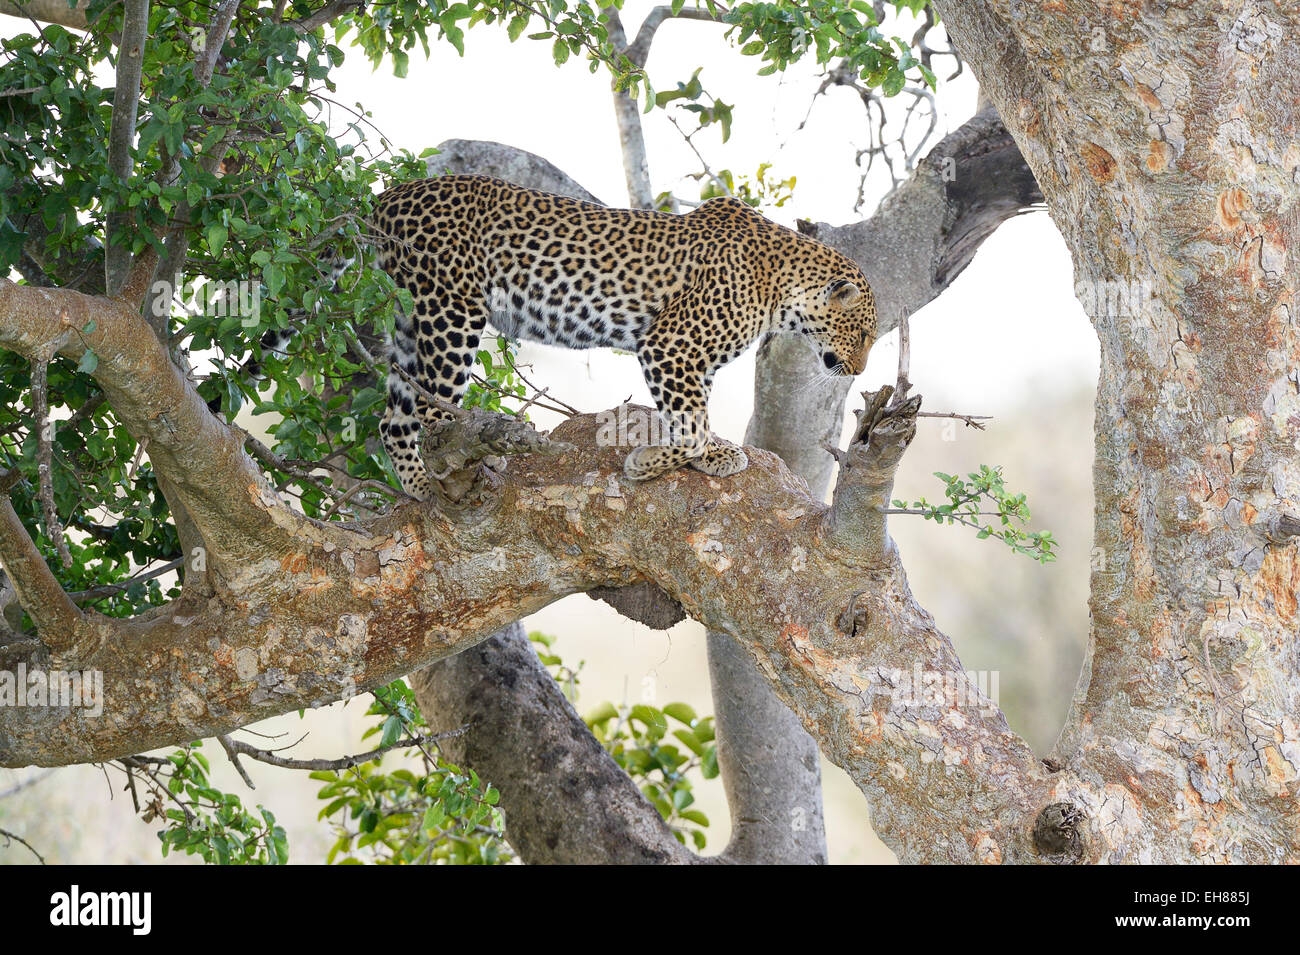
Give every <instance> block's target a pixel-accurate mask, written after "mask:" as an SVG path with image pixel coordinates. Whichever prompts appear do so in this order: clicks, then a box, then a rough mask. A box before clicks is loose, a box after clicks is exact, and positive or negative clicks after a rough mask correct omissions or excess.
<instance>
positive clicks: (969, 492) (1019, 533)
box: [885, 464, 1056, 564]
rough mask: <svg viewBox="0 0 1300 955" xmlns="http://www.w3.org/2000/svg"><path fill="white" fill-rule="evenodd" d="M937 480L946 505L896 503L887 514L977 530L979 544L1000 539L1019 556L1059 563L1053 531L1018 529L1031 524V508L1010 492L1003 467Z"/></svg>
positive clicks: (922, 501)
mask: <svg viewBox="0 0 1300 955" xmlns="http://www.w3.org/2000/svg"><path fill="white" fill-rule="evenodd" d="M934 476H935V477H937V478H938V479H939V480H941V481H943V482H944V484H945V485H947V486H946V487H945V488H944V494H945V496H946V497H947V498H948V503H947V504H931V503H930V502H929V501H927V500H926V499H925V498H921V499H920V500H918V501H914V502H913V503H912V504H910V505H909V504H908V503H907V502H906V501H899V500H896V501H894V502H893V507H889V508H885V513H886V514H915V515H919V516H921V517H923V518H924V519H925V520H927V521H934V522H936V523H939V524H964V525H965V526H966V527H973V528H975V529H976V530H977V531H978V534H976V536H977V537H978V538H979V539H980V540H984V539H985V538H989V537H994V538H997V539H998V540H1001V541H1002V542H1003V543H1005V544H1006V545H1007V546H1008V547H1010V548H1011V549H1012V550H1013V551H1015V552H1016V553H1017V554H1024V555H1025V556H1026V557H1032V558H1033V559H1034V560H1036V561H1038V562H1039V563H1040V564H1046V563H1048V562H1050V561H1054V560H1056V553H1055V551H1054V550H1053V548H1054V547H1055V546H1056V540H1055V539H1054V538H1053V537H1052V532H1051V531H1028V530H1025V529H1023V528H1022V527H1021V526H1018V525H1023V524H1027V523H1028V521H1029V518H1030V514H1029V505H1028V504H1026V503H1025V495H1024V494H1013V493H1011V492H1010V491H1008V490H1007V487H1006V484H1005V482H1004V481H1003V478H1002V468H1001V467H1000V466H999V467H992V468H991V467H989V466H988V465H987V464H981V465H980V469H979V471H978V472H971V473H969V474H967V475H966V477H965V478H962V477H960V476H958V475H955V474H944V473H943V472H942V471H935V472H934ZM990 507H991V509H990ZM989 518H995V519H996V521H995V522H994V521H990V520H989ZM994 523H996V524H997V526H996V527H995V526H994Z"/></svg>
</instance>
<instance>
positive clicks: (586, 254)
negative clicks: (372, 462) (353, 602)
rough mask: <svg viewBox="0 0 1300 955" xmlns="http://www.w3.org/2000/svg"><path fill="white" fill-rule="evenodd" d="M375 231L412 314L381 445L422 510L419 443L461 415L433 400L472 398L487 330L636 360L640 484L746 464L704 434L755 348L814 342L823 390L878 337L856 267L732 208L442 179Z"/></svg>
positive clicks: (402, 322)
mask: <svg viewBox="0 0 1300 955" xmlns="http://www.w3.org/2000/svg"><path fill="white" fill-rule="evenodd" d="M369 223H370V226H371V232H372V234H371V241H372V242H373V243H374V247H375V249H376V251H377V255H378V262H377V265H378V267H379V268H382V269H383V270H384V271H385V272H387V273H388V274H389V276H391V278H392V280H393V282H394V283H395V284H396V286H397V287H398V288H400V289H404V290H405V291H406V292H407V293H409V296H410V304H411V305H412V306H413V308H411V309H410V310H409V313H408V312H407V311H406V310H402V309H399V310H398V312H397V315H396V317H395V330H394V334H393V338H392V349H391V354H390V366H389V368H390V370H389V375H388V380H387V407H386V409H385V412H384V414H383V418H382V420H381V423H380V435H381V438H382V441H383V444H384V446H385V449H386V450H387V452H388V456H389V458H390V459H391V461H392V463H393V467H394V469H395V471H396V473H397V476H398V479H399V480H400V481H401V484H402V487H403V488H404V489H405V491H406V492H407V493H408V494H410V495H411V496H413V497H416V498H427V497H428V496H429V493H430V479H429V476H428V474H427V473H426V471H425V468H424V466H423V464H422V462H421V460H420V455H419V447H418V439H419V434H420V430H421V428H422V426H423V425H424V424H425V423H426V422H428V421H431V420H436V419H438V418H445V417H447V416H448V415H449V414H450V411H449V410H448V408H439V407H438V404H440V403H441V402H446V403H447V404H448V405H449V406H454V405H456V404H458V403H459V402H460V401H461V399H462V397H463V396H464V394H465V392H466V389H467V387H468V385H469V383H470V379H471V376H470V369H471V367H472V366H473V364H474V360H475V355H476V353H477V349H478V347H479V343H480V341H481V340H482V339H483V338H484V335H485V333H486V329H487V326H489V325H490V326H491V327H492V328H494V329H495V330H496V331H497V332H499V333H500V334H503V335H506V336H509V337H511V338H517V339H523V340H528V341H536V342H541V343H544V344H548V345H557V346H561V347H567V348H575V349H589V348H616V349H621V350H624V351H629V352H632V353H634V354H635V355H636V357H637V360H638V361H639V363H640V367H641V371H642V373H643V375H644V377H645V381H646V385H647V386H648V388H649V391H650V396H651V398H652V399H653V401H654V404H655V407H656V410H657V412H658V415H659V417H660V424H661V428H660V430H659V433H660V434H661V435H663V436H665V439H664V440H661V441H660V443H657V444H647V445H644V446H641V447H636V448H633V449H632V450H631V451H630V452H629V453H628V454H627V455H626V458H625V460H624V461H623V474H624V476H625V477H626V478H627V479H628V480H630V481H632V482H642V481H648V480H651V479H653V478H656V477H658V476H660V475H663V474H665V473H666V472H669V471H673V470H676V469H679V468H681V467H683V466H688V465H689V466H690V467H692V468H694V469H696V470H698V471H702V472H704V473H705V474H707V475H711V476H714V477H720V478H721V477H729V476H731V475H734V474H737V473H738V472H740V471H742V470H744V469H745V468H746V467H747V466H748V464H749V458H748V456H747V455H746V453H745V451H744V450H743V449H742V448H740V447H736V446H733V445H730V444H725V443H722V442H720V441H719V440H718V439H717V438H715V437H714V436H713V434H712V432H711V431H710V430H709V417H708V403H709V395H710V391H711V388H712V385H713V380H714V377H715V375H716V374H717V372H718V370H719V369H721V368H722V367H723V366H725V365H726V364H727V363H728V362H730V361H732V360H733V359H735V358H736V357H737V356H739V355H740V354H741V353H742V352H743V351H745V349H747V348H748V347H749V346H750V345H751V344H753V343H754V342H755V341H756V340H758V339H759V338H760V337H761V336H764V335H768V334H779V333H794V334H800V335H802V336H804V337H805V338H806V340H807V341H808V342H809V343H810V344H811V345H812V346H813V349H814V352H815V353H817V354H819V355H820V361H821V364H822V367H823V368H824V372H822V371H821V369H819V373H823V374H825V375H826V376H828V377H829V376H837V375H853V376H856V375H859V374H861V373H862V372H863V370H864V368H865V365H866V360H867V353H868V351H869V350H870V348H871V346H872V344H873V343H874V341H875V338H876V329H877V319H876V305H875V298H874V295H873V293H872V289H871V286H870V284H869V283H868V282H867V279H866V276H865V275H863V273H862V271H861V269H860V268H859V267H858V265H857V264H856V263H855V262H854V261H853V260H852V259H850V258H849V257H847V256H846V255H844V254H843V253H841V252H839V251H837V250H835V249H832V248H830V247H829V246H827V245H825V244H823V243H821V242H818V241H816V240H815V239H813V238H811V237H809V236H805V235H802V234H800V233H799V232H796V231H795V230H792V229H789V228H786V227H784V226H782V225H779V224H777V223H775V222H772V221H771V220H769V219H767V218H766V217H765V216H763V215H762V214H761V213H760V212H758V211H757V210H756V209H754V208H753V207H751V206H750V205H749V204H747V203H745V202H743V201H741V200H738V199H736V198H732V197H729V196H722V197H717V198H711V199H708V200H707V201H704V202H702V203H701V204H699V205H698V206H697V207H696V208H693V209H691V210H690V211H689V212H685V213H675V212H666V211H657V210H640V209H621V208H612V207H608V206H604V205H600V204H598V203H593V202H587V201H583V200H579V199H572V198H568V197H565V196H559V195H553V194H550V193H546V192H540V191H537V190H534V189H528V188H524V187H521V186H518V185H515V184H513V183H510V182H506V181H504V180H501V179H495V178H492V177H488V176H476V175H443V176H437V177H434V178H431V179H419V180H412V181H407V182H404V183H401V184H399V185H396V186H393V187H391V188H389V189H387V190H386V191H385V192H383V193H381V194H380V195H379V196H378V197H377V200H376V203H375V207H374V210H373V212H372V213H371V215H370V217H369ZM417 385H418V387H417ZM432 396H437V398H438V399H439V401H438V402H434V401H431V400H430V398H431V397H432Z"/></svg>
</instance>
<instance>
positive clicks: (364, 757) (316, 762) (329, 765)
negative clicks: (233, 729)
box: [221, 726, 466, 789]
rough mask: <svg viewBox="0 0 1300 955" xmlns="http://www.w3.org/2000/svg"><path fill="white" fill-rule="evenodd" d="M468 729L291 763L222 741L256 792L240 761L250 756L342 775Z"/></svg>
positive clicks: (229, 740) (230, 740)
mask: <svg viewBox="0 0 1300 955" xmlns="http://www.w3.org/2000/svg"><path fill="white" fill-rule="evenodd" d="M465 729H466V727H464V726H461V727H459V728H457V729H453V730H447V731H446V732H442V733H428V734H426V735H424V736H416V737H413V738H411V739H399V740H398V741H397V742H396V743H390V744H388V745H387V746H380V747H378V748H376V749H372V750H370V751H369V752H368V753H359V754H357V755H355V756H341V757H339V758H337V759H289V758H288V757H286V756H277V755H275V753H274V752H272V751H270V750H266V749H260V748H258V747H256V746H252V745H250V744H248V743H245V742H244V741H243V740H238V739H235V738H234V737H233V736H223V737H221V745H222V746H223V747H224V748H225V750H226V753H227V754H228V755H229V756H230V760H231V762H233V763H234V764H235V767H236V768H237V769H238V770H239V773H240V775H241V776H243V777H244V781H245V782H246V783H248V786H249V788H250V789H252V788H254V787H253V783H252V781H251V780H250V779H249V778H248V775H247V774H246V773H245V772H244V770H243V767H241V766H240V765H239V761H238V757H240V756H248V757H250V758H252V759H255V760H257V761H258V762H259V763H266V764H267V765H268V766H278V767H279V768H280V769H305V770H309V771H311V772H320V771H323V770H331V769H332V770H335V771H341V770H344V769H351V768H352V767H354V766H360V765H361V764H362V763H368V762H370V761H371V760H373V759H377V758H379V757H380V756H383V755H384V754H385V753H391V752H392V751H393V750H395V749H411V748H413V747H424V746H429V745H431V744H437V743H441V742H445V741H446V740H449V739H455V738H456V737H457V736H460V735H462V734H463V733H464V732H465Z"/></svg>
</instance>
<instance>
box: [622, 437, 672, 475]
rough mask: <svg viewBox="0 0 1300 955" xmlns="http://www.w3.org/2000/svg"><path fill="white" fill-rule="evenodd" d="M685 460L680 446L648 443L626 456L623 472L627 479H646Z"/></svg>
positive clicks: (669, 469)
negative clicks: (646, 445) (648, 444)
mask: <svg viewBox="0 0 1300 955" xmlns="http://www.w3.org/2000/svg"><path fill="white" fill-rule="evenodd" d="M685 460H686V457H685V452H684V451H683V450H682V449H681V448H674V447H669V446H665V445H650V446H648V447H643V448H637V449H635V450H634V451H632V453H631V454H629V455H628V456H627V458H626V459H625V460H624V461H623V474H624V476H625V477H626V478H627V479H628V480H629V481H648V480H650V479H651V478H655V477H658V476H659V475H661V474H663V473H664V472H665V471H671V470H672V469H673V468H675V467H679V466H680V465H681V464H683V463H684V462H685Z"/></svg>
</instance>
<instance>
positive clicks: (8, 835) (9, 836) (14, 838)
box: [0, 829, 45, 865]
mask: <svg viewBox="0 0 1300 955" xmlns="http://www.w3.org/2000/svg"><path fill="white" fill-rule="evenodd" d="M0 836H2V837H4V840H5V846H6V848H7V847H8V844H9V843H10V842H18V843H21V844H22V845H24V846H26V847H27V851H28V852H30V853H31V854H32V855H34V856H36V858H38V859H40V860H41V865H45V857H44V856H43V855H41V854H40V853H39V852H37V851H36V850H35V849H33V848H32V844H31V843H30V842H28V841H27V840H26V839H24V838H23V837H22V836H19V835H15V834H14V833H12V832H10V831H9V830H8V829H0Z"/></svg>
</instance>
